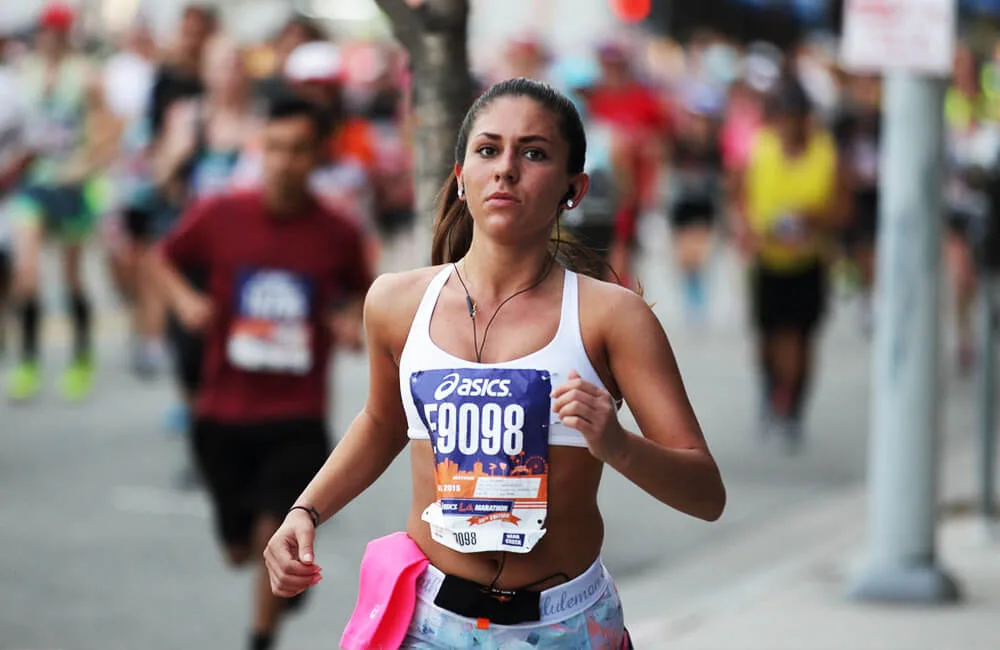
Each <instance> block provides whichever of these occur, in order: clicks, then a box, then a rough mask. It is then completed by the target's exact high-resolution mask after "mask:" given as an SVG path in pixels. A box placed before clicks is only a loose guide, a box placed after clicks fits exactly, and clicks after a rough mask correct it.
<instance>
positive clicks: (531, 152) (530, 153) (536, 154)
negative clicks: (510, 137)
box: [524, 149, 548, 160]
mask: <svg viewBox="0 0 1000 650" xmlns="http://www.w3.org/2000/svg"><path fill="white" fill-rule="evenodd" d="M524 156H525V157H526V158H527V159H528V160H545V159H546V158H548V156H546V155H545V152H544V151H542V150H541V149H528V150H527V151H525V152H524Z"/></svg>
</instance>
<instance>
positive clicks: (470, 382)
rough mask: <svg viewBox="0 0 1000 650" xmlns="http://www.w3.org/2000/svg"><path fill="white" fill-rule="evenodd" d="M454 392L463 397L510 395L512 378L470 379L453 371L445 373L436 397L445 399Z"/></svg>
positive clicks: (436, 398) (435, 394) (435, 393)
mask: <svg viewBox="0 0 1000 650" xmlns="http://www.w3.org/2000/svg"><path fill="white" fill-rule="evenodd" d="M452 393H456V394H458V395H461V396H462V397H484V396H485V397H510V380H509V379H489V378H486V377H477V378H476V379H470V378H468V377H465V378H463V377H462V376H461V375H459V374H458V373H457V372H452V373H449V374H447V375H445V376H444V379H442V380H441V383H440V384H438V387H437V389H436V390H435V391H434V399H435V400H443V399H444V398H446V397H448V396H449V395H451V394H452Z"/></svg>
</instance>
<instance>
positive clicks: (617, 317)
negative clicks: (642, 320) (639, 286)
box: [577, 273, 650, 323]
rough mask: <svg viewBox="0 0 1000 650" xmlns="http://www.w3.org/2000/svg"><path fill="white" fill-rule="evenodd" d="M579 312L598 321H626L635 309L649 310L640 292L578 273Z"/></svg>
mask: <svg viewBox="0 0 1000 650" xmlns="http://www.w3.org/2000/svg"><path fill="white" fill-rule="evenodd" d="M577 277H578V278H579V280H578V282H579V285H578V286H579V296H580V313H581V314H586V315H587V316H588V317H597V319H598V320H599V321H600V322H602V323H603V322H605V320H607V321H608V322H609V323H613V322H619V321H622V322H627V321H628V319H629V318H631V317H632V316H634V315H635V313H636V310H640V311H649V310H650V305H649V303H647V302H646V299H645V298H643V296H642V294H640V293H639V292H636V291H634V290H632V289H629V288H627V287H623V286H622V285H620V284H617V283H615V282H608V281H606V280H599V279H597V278H594V277H591V276H589V275H584V274H582V273H578V274H577Z"/></svg>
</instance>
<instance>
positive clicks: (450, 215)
mask: <svg viewBox="0 0 1000 650" xmlns="http://www.w3.org/2000/svg"><path fill="white" fill-rule="evenodd" d="M470 246H472V215H471V214H469V208H468V206H467V205H466V203H465V201H462V200H460V199H459V198H458V178H457V177H456V176H455V172H452V173H451V175H450V176H448V180H447V181H446V182H445V184H444V187H443V188H442V190H441V193H440V194H439V195H438V213H437V217H436V218H435V219H434V235H433V239H432V240H431V264H432V265H434V266H437V265H439V264H449V263H451V262H457V261H458V260H460V259H462V258H463V257H465V254H466V253H468V252H469V247H470Z"/></svg>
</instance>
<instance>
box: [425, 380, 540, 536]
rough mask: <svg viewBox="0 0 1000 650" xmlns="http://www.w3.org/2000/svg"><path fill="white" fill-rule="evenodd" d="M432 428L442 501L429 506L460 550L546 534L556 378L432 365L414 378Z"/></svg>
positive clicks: (437, 530)
mask: <svg viewBox="0 0 1000 650" xmlns="http://www.w3.org/2000/svg"><path fill="white" fill-rule="evenodd" d="M410 389H411V392H412V394H413V401H414V403H415V404H416V406H417V410H418V411H419V412H420V418H421V420H423V422H424V425H425V426H426V427H427V430H428V431H429V432H430V439H431V444H432V445H433V447H434V458H435V464H436V471H435V484H436V487H437V500H436V501H435V502H434V503H432V504H431V505H430V506H428V507H427V509H426V510H425V511H424V513H423V520H424V521H426V522H427V523H428V524H430V528H431V535H432V536H433V538H434V540H435V541H436V542H438V543H439V544H443V545H444V546H447V547H448V548H450V549H453V550H456V551H459V552H462V553H474V552H480V551H510V552H513V553H527V552H529V551H530V550H531V549H532V548H534V546H535V544H536V543H537V542H538V540H539V539H541V538H542V536H543V535H545V528H544V525H545V517H546V505H547V498H548V470H549V467H548V466H549V421H550V419H551V413H550V411H551V408H552V400H551V398H550V394H551V392H552V380H551V377H550V376H549V373H548V372H545V371H541V370H524V369H506V368H489V369H485V368H483V369H478V368H477V369H471V368H463V369H459V370H427V371H422V372H415V373H413V375H411V377H410Z"/></svg>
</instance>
